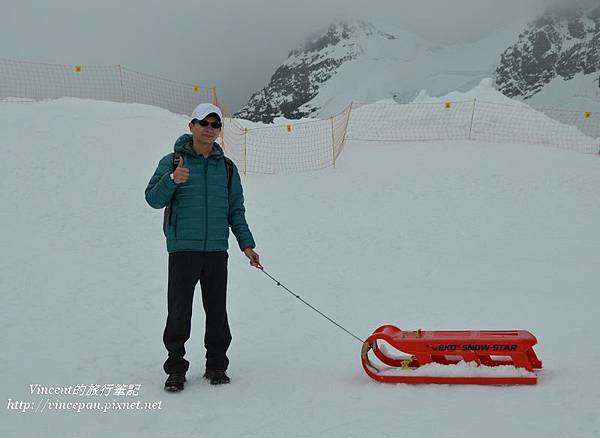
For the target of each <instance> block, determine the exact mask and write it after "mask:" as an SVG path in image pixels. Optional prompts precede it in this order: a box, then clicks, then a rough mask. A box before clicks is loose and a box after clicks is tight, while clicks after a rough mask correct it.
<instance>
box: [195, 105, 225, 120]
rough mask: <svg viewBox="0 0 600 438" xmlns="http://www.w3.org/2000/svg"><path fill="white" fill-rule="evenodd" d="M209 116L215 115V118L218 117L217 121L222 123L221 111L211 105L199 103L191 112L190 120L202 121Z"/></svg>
mask: <svg viewBox="0 0 600 438" xmlns="http://www.w3.org/2000/svg"><path fill="white" fill-rule="evenodd" d="M209 114H216V115H217V116H219V121H220V122H222V121H223V114H221V109H220V108H219V107H218V106H216V105H213V104H212V103H201V104H200V105H198V106H197V107H196V108H194V111H193V112H192V120H193V119H198V120H202V119H204V118H205V117H206V116H208V115H209Z"/></svg>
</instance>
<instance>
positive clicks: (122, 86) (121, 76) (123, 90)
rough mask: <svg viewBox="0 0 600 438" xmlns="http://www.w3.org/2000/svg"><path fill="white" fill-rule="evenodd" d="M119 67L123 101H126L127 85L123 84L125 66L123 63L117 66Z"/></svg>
mask: <svg viewBox="0 0 600 438" xmlns="http://www.w3.org/2000/svg"><path fill="white" fill-rule="evenodd" d="M117 67H118V68H119V84H120V86H121V101H122V102H123V103H125V85H124V84H123V68H122V67H121V64H119V65H118V66H117Z"/></svg>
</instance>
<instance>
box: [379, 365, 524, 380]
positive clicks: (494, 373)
mask: <svg viewBox="0 0 600 438" xmlns="http://www.w3.org/2000/svg"><path fill="white" fill-rule="evenodd" d="M378 368H379V367H378ZM379 374H381V375H384V376H427V377H535V374H534V373H532V372H530V371H527V370H526V369H524V368H515V367H512V366H507V365H500V366H496V367H488V366H485V365H481V366H477V365H476V364H475V363H473V362H468V363H465V362H459V363H457V364H455V365H440V364H436V363H429V364H426V365H423V366H421V367H419V368H417V369H414V370H409V369H402V368H388V369H383V370H381V371H380V372H379Z"/></svg>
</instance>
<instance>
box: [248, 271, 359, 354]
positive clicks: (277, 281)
mask: <svg viewBox="0 0 600 438" xmlns="http://www.w3.org/2000/svg"><path fill="white" fill-rule="evenodd" d="M256 267H257V268H258V269H260V270H261V271H262V272H263V273H264V274H265V275H266V276H267V277H269V278H270V279H271V280H273V281H274V282H275V283H277V286H281V287H282V288H284V289H285V290H286V291H287V292H288V293H290V294H291V295H292V296H294V297H296V298H298V299H299V300H300V301H302V302H303V303H304V304H306V305H307V306H308V307H310V308H311V309H312V310H314V311H315V312H317V313H318V314H319V315H321V316H322V317H323V318H325V319H327V320H328V321H329V322H331V323H332V324H335V325H336V326H338V327H339V328H341V329H342V330H344V331H345V332H346V333H348V334H349V335H350V336H352V337H353V338H354V339H356V340H357V341H358V342H360V343H361V344H364V341H363V340H362V339H360V338H359V337H358V336H356V335H355V334H354V333H352V332H351V331H350V330H348V329H346V328H345V327H344V326H342V325H341V324H339V323H337V322H335V321H334V320H333V319H332V318H330V317H329V316H327V315H325V314H324V313H323V312H321V311H320V310H319V309H317V308H316V307H314V306H313V305H312V304H310V303H308V302H307V301H305V300H303V299H302V297H300V295H298V294H295V293H294V292H292V291H291V290H289V289H288V288H287V287H285V286H284V285H283V284H281V282H280V281H279V280H276V279H275V278H273V276H271V274H269V273H268V272H267V271H265V268H264V267H263V266H262V265H261V264H260V263H257V265H256Z"/></svg>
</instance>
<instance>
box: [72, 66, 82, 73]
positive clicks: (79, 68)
mask: <svg viewBox="0 0 600 438" xmlns="http://www.w3.org/2000/svg"><path fill="white" fill-rule="evenodd" d="M73 71H74V72H75V73H80V72H81V66H80V65H76V66H75V67H74V68H73Z"/></svg>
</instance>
